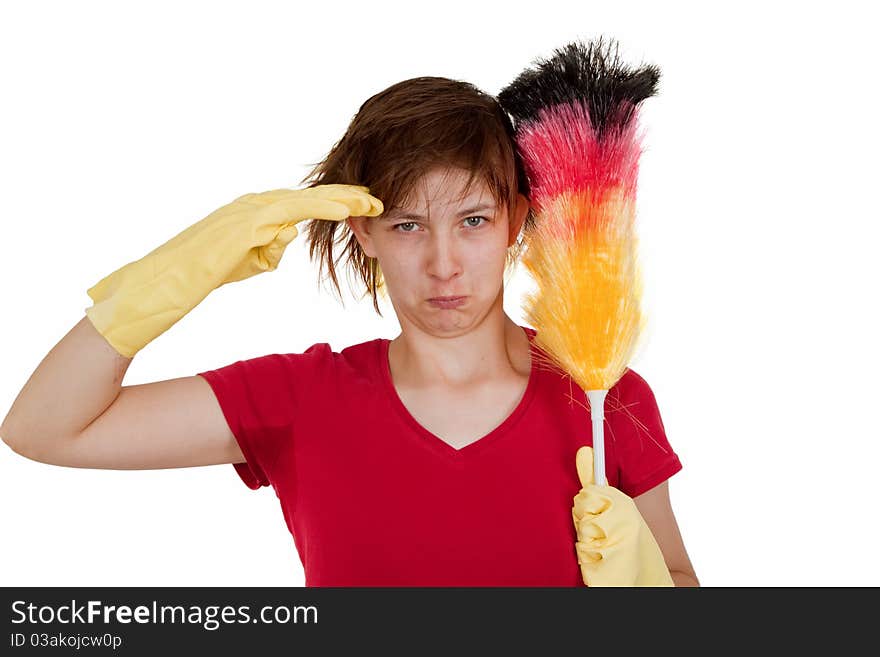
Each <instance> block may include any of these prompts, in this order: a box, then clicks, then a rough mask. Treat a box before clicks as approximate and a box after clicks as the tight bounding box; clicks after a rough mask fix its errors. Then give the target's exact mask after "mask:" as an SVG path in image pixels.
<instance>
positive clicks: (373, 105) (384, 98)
mask: <svg viewBox="0 0 880 657" xmlns="http://www.w3.org/2000/svg"><path fill="white" fill-rule="evenodd" d="M313 166H314V168H313V169H312V170H311V171H310V172H309V174H308V175H307V176H306V177H305V178H303V180H302V181H301V182H302V183H305V182H308V183H309V184H308V186H309V187H313V186H316V185H324V184H332V183H342V184H349V185H365V186H366V187H368V188H369V190H370V194H372V195H373V196H375V197H376V198H378V199H379V200H381V201H382V203H383V205H384V208H385V211H386V212H388V211H389V210H391V209H393V208H397V207H400V206H402V205H405V204H406V203H407V201H408V200H409V196H410V194H411V193H412V191H413V190H414V188H415V186H416V184H417V182H418V180H419V179H420V178H421V177H422V176H423V175H425V174H426V173H427V172H428V171H429V170H430V169H432V168H434V167H436V166H452V167H460V168H462V169H464V170H466V171H468V172H470V173H469V178H468V181H467V184H466V190H470V189H471V186H472V185H473V183H474V182H475V181H477V180H482V181H484V182H485V184H486V185H487V187H488V188H489V189H490V190H491V192H492V196H493V197H494V199H495V202H496V203H497V204H498V205H499V206H504V207H506V208H507V209H508V210H512V209H513V208H515V207H516V198H517V193H522V194H523V195H525V196H526V197H528V196H529V190H528V181H527V179H526V176H525V173H524V169H523V165H522V161H521V160H520V158H519V156H518V154H517V152H516V149H515V145H514V141H513V126H512V125H511V121H510V118H509V117H508V115H507V113H506V112H505V111H504V110H503V109H502V108H501V106H500V105H499V104H498V102H497V101H496V100H495V98H494V97H493V96H491V95H489V94H486V93H484V92H482V91H480V90H479V89H478V88H477V87H475V86H474V85H472V84H470V83H468V82H463V81H460V80H451V79H449V78H443V77H418V78H412V79H409V80H404V81H402V82H398V83H396V84H393V85H392V86H390V87H388V88H387V89H385V90H384V91H380V92H379V93H377V94H375V95H374V96H372V97H370V98H369V99H367V101H366V102H364V103H363V105H361V107H360V109H359V110H358V112H357V114H355V116H354V118H353V119H352V120H351V123H350V124H349V126H348V129H347V130H346V132H345V134H344V135H343V137H342V138H341V139H340V140H339V141H338V142H336V144H335V145H334V146H333V147H332V149H331V150H330V152H329V153H328V154H327V156H326V157H325V158H324V160H323V161H321V162H319V163H317V164H314V165H313ZM466 193H467V191H466ZM533 224H534V216H533V214H532V211H531V209H530V210H529V212H528V214H527V216H526V221H525V224H524V227H523V230H521V231H520V236H519V237H518V238H517V241H516V243H515V244H514V245H513V246H511V247H510V249H508V254H507V264H506V268H508V267H510V266H512V265H513V264H514V263H515V262H516V261H517V259H518V258H519V256H520V253H521V251H522V249H523V243H524V235H525V234H526V232H527V231H528V230H529V229H530V228H531V227H532V225H533ZM306 239H307V240H308V243H309V257H310V258H311V259H314V258H315V256H316V254H317V256H318V257H319V259H320V260H319V270H318V274H319V277H320V276H321V274H322V273H323V270H324V267H326V268H327V271H328V273H329V276H330V278H331V280H332V282H333V285H334V287H335V290H336V292H337V293H338V294H339V295H340V300H341V291H340V288H339V281H338V279H337V276H336V266H337V265H338V264H339V263H340V261H342V260H344V261H345V263H346V264H347V265H349V266H350V268H351V269H352V270H353V271H354V272H355V273H356V274H357V275H358V276H359V277H360V279H361V281H362V282H363V284H364V285H365V286H366V291H365V292H364V294H363V296H366V295H367V294H370V295H371V296H372V298H373V307H374V308H375V310H376V312H377V313H378V314H379V315H380V316H381V315H382V313H381V311H380V310H379V300H378V296H377V293H379V292H381V293H383V294H385V293H386V292H385V290H384V280H383V278H382V272H381V270H380V269H379V263H378V262H377V260H376V258H371V257H368V256H367V255H366V254H365V253H364V252H363V250H362V249H361V247H360V244H359V243H358V241H357V238H356V237H355V234H354V232H352V230H351V229H350V228H349V227H348V224H347V223H345V222H336V221H311V222H309V227H308V235H307V238H306ZM339 244H344V246H343V250H342V253H341V254H339V256H337V257H335V258H334V247H335V246H336V245H339ZM363 296H362V297H361V298H363Z"/></svg>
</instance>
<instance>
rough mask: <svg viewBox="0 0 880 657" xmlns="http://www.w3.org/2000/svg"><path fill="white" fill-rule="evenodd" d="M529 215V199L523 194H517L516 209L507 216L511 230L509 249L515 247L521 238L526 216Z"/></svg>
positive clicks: (508, 240)
mask: <svg viewBox="0 0 880 657" xmlns="http://www.w3.org/2000/svg"><path fill="white" fill-rule="evenodd" d="M528 213H529V199H528V198H526V197H525V196H524V195H523V194H517V195H516V207H514V208H513V211H512V212H510V213H508V215H507V225H508V228H509V233H508V238H507V246H508V247H510V246H513V245H514V244H515V243H516V238H517V237H518V236H519V231H520V230H522V227H523V223H525V220H526V215H527V214H528Z"/></svg>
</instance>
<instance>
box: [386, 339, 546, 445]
mask: <svg viewBox="0 0 880 657" xmlns="http://www.w3.org/2000/svg"><path fill="white" fill-rule="evenodd" d="M520 328H521V329H522V330H523V332H524V333H525V334H526V337H527V338H528V340H529V357H530V366H529V380H528V383H527V384H526V389H525V392H523V395H522V397H521V398H520V400H519V403H517V405H516V408H514V409H513V411H511V413H510V414H509V415H508V416H507V417H506V418H505V419H504V420H503V421H502V422H501V424H499V425H498V426H496V427H495V428H494V429H492V431H490V432H489V433H487V434H486V435H485V436H483V437H482V438H478V439H477V440H475V441H473V442H471V443H469V444H467V445H465V446H464V447H461V448H455V447H453V446H452V445H450V444H449V443H447V442H446V441H445V440H443V439H442V438H440V437H439V436H437V435H436V434H434V433H432V432H431V431H428V430H427V429H426V428H425V427H424V426H422V425H421V424H420V423H419V421H418V420H416V418H415V417H413V415H412V413H410V412H409V409H407V407H406V406H405V405H404V403H403V400H401V398H400V395H398V394H397V389H396V388H395V387H394V380H393V379H392V378H391V363H390V361H389V360H388V350H389V347H390V345H391V340H389V339H387V338H382V339H381V340H380V341H379V348H378V349H377V350H376V351H377V354H378V358H379V370H380V371H381V373H382V385H383V386H384V387H385V390H386V393H387V395H388V398H389V400H390V402H391V405H392V406H393V407H394V409H395V410H396V411H397V413H398V415H400V417H401V419H403V421H404V422H405V423H406V424H407V425H409V426H410V427H411V428H412V429H413V431H414V432H415V434H416V438H417V439H418V442H419V443H420V444H421V445H423V446H424V447H426V448H428V449H430V450H432V451H433V452H435V453H436V454H439V455H440V456H442V457H444V458H447V459H451V460H453V461H457V462H462V461H463V460H465V459H468V458H471V457H473V456H474V455H476V454H479V453H481V452H483V451H484V450H486V449H487V448H488V447H491V446H492V445H494V444H496V443H498V441H499V440H500V439H502V438H503V437H505V436H506V435H508V434H509V433H510V431H511V429H512V428H513V426H514V425H515V424H516V423H517V422H518V421H519V419H520V418H521V417H522V415H523V414H524V413H525V412H526V409H527V408H528V406H529V404H530V403H531V401H532V398H533V397H534V396H535V388H536V387H537V377H538V369H539V368H538V367H537V363H536V360H535V357H534V355H533V354H532V352H533V350H534V349H535V348H536V347H535V345H534V344H533V342H532V339H533V337H534V329H531V332H530V330H529V329H527V328H526V327H524V326H520Z"/></svg>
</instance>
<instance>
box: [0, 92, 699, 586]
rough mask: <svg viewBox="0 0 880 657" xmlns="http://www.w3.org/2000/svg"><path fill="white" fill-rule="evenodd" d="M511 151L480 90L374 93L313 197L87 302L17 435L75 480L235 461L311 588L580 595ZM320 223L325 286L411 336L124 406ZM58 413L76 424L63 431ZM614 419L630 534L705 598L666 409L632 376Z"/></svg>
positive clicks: (152, 257) (566, 469) (137, 270)
mask: <svg viewBox="0 0 880 657" xmlns="http://www.w3.org/2000/svg"><path fill="white" fill-rule="evenodd" d="M511 137H512V128H511V126H510V123H509V121H508V119H507V117H506V115H505V114H504V112H503V111H502V110H501V109H500V108H499V107H498V105H497V103H496V102H495V101H494V99H493V98H492V97H491V96H488V95H485V94H483V93H481V92H480V91H479V90H477V89H476V88H474V87H473V86H472V85H469V84H467V83H463V82H459V81H453V80H447V79H445V78H434V77H426V78H416V79H412V80H407V81H404V82H401V83H398V84H396V85H393V86H392V87H389V88H388V89H386V90H384V91H382V92H381V93H379V94H376V95H375V96H373V97H372V98H370V99H369V100H368V101H367V102H366V103H364V105H363V106H362V107H361V108H360V110H359V112H358V114H357V115H356V116H355V117H354V119H353V120H352V122H351V125H350V126H349V128H348V130H347V132H346V134H345V136H344V137H343V138H342V139H341V140H340V141H339V142H338V143H337V144H336V145H335V146H334V147H333V149H332V150H331V152H330V153H329V154H328V156H327V158H326V159H325V160H324V161H323V162H322V163H320V164H318V165H317V166H316V167H315V169H314V170H313V171H312V172H311V173H310V175H309V176H307V178H306V180H308V179H309V178H311V179H312V180H311V185H310V186H309V187H307V188H306V189H302V190H273V191H270V192H264V193H261V194H246V195H244V196H242V197H239V198H238V199H236V200H235V201H233V202H232V203H230V204H228V205H227V206H224V207H223V208H220V209H218V210H217V211H216V212H214V213H212V214H211V215H209V216H208V217H206V218H205V219H203V220H202V221H200V222H198V223H196V224H194V225H193V226H191V227H190V228H188V229H187V230H186V231H184V232H183V233H181V234H180V235H178V236H176V237H175V238H173V239H172V240H170V241H169V242H167V243H165V244H163V245H162V246H160V247H158V248H157V249H155V250H154V251H152V252H150V253H149V254H147V256H145V257H144V258H142V259H141V260H139V261H135V262H133V263H129V264H128V265H126V266H124V267H122V268H120V269H119V270H117V271H116V272H113V273H112V274H111V275H109V276H107V277H105V278H104V279H102V280H101V281H100V282H99V283H98V284H97V285H95V286H93V287H92V288H90V289H89V291H88V292H89V295H90V296H91V297H92V299H93V300H94V302H95V303H94V305H93V306H92V307H90V308H88V309H87V310H86V315H87V317H85V318H83V319H82V320H81V321H80V322H79V323H78V324H77V325H76V326H74V328H73V329H72V330H71V331H70V332H69V333H68V334H67V335H66V336H65V337H64V338H63V339H62V340H61V341H60V342H59V343H58V345H56V346H55V347H54V348H53V349H52V351H50V352H49V354H48V355H47V356H46V358H45V359H44V360H43V362H42V363H40V365H39V367H38V368H37V370H36V371H35V372H34V373H33V375H32V376H31V378H30V379H29V380H28V382H27V383H26V384H25V386H24V388H23V389H22V391H21V393H20V394H19V396H18V397H17V399H16V400H15V402H14V404H13V406H12V408H11V409H10V411H9V414H8V415H7V417H6V419H5V420H4V423H3V425H2V427H0V435H2V436H3V439H4V441H6V442H7V443H8V444H9V445H10V446H11V447H12V448H13V449H14V450H15V451H17V452H18V453H20V454H22V455H24V456H26V457H28V458H32V459H34V460H38V461H42V462H45V463H53V464H59V465H67V466H74V467H91V468H116V469H145V468H166V467H185V466H196V465H209V464H219V463H232V464H234V467H235V468H236V470H237V471H238V473H239V475H240V476H241V478H242V479H243V481H244V482H245V484H246V485H248V486H249V487H250V488H254V489H256V488H259V487H261V486H266V485H270V484H271V485H272V486H273V488H274V489H275V491H276V493H277V495H278V497H279V501H280V503H281V506H282V510H283V512H284V518H285V521H286V522H287V525H288V528H289V529H290V531H291V533H292V535H293V538H294V541H295V544H296V547H297V550H298V552H299V555H300V558H301V559H302V562H303V566H304V571H305V575H306V585H310V586H354V585H363V586H370V585H378V586H384V585H403V586H407V585H420V586H445V585H456V586H491V585H497V586H507V585H521V586H529V585H535V586H577V585H579V584H582V577H581V572H580V570H579V565H578V556H579V555H576V554H575V548H574V545H575V542H576V540H577V538H578V536H576V534H575V528H574V527H573V526H572V499H573V497H574V496H575V494H577V493H578V489H579V488H580V487H581V485H582V484H583V483H584V482H583V481H580V482H579V481H578V473H577V472H576V470H575V467H574V464H575V453H576V451H577V449H578V447H580V446H582V445H588V444H590V443H591V438H590V436H589V426H590V425H589V422H588V416H587V415H586V414H585V410H584V404H585V402H584V396H583V392H582V391H580V390H574V389H573V388H572V383H571V381H570V379H569V378H568V377H566V376H565V375H564V373H561V372H558V371H554V370H552V369H551V368H547V367H544V366H543V365H542V363H543V362H544V361H543V359H541V358H535V356H536V355H539V354H537V351H536V348H535V347H534V346H533V345H532V339H533V337H534V334H535V333H534V331H533V330H532V329H529V328H527V327H521V326H518V325H517V324H516V323H515V322H513V321H512V320H511V319H510V318H509V317H508V316H507V315H506V314H505V312H504V309H503V303H502V302H503V288H504V285H503V282H504V281H503V279H504V273H505V271H506V266H508V265H511V264H513V263H514V262H515V259H516V256H517V254H518V252H519V250H520V249H521V248H522V246H523V241H522V240H523V239H524V238H523V236H524V234H526V233H527V232H528V229H529V227H530V225H531V224H532V222H533V221H534V219H533V217H532V216H531V215H530V213H529V207H528V188H527V183H526V179H525V176H524V175H523V172H522V168H521V165H520V163H519V161H518V160H517V158H516V154H515V152H514V147H513V142H512V139H511ZM355 184H356V185H355ZM308 219H317V220H316V221H311V222H310V223H309V233H308V236H307V237H308V240H309V245H310V254H311V255H312V256H313V257H314V256H315V255H317V256H318V257H319V258H320V264H321V271H323V268H324V267H326V268H327V270H328V273H329V275H330V277H331V279H332V281H333V283H334V285H335V286H336V290H337V291H338V290H339V285H338V280H337V276H336V266H337V265H338V264H339V262H340V260H341V259H342V258H344V259H345V261H346V263H347V264H350V265H351V266H352V268H353V269H354V271H355V272H357V274H358V275H359V276H360V278H361V280H362V281H363V283H364V285H365V287H366V290H367V292H368V293H369V294H371V295H372V297H373V303H374V307H375V309H376V311H377V312H379V305H378V296H379V295H380V294H387V295H388V298H389V299H390V302H391V304H392V306H393V308H394V310H395V312H396V314H397V317H398V320H399V322H400V326H401V332H400V335H399V336H397V337H396V338H395V339H394V340H391V341H389V340H385V339H375V340H371V341H368V342H363V343H360V344H357V345H353V346H351V347H348V348H347V349H343V350H342V351H341V352H339V353H336V352H333V351H332V350H331V349H330V347H329V345H328V344H326V343H316V344H315V345H313V346H312V347H310V348H309V349H307V350H306V351H305V352H304V353H297V354H271V355H267V356H263V357H260V358H254V359H250V360H245V361H238V362H235V363H232V364H230V365H227V366H225V367H221V368H219V369H215V370H211V371H206V372H201V373H199V374H198V375H196V376H190V377H184V378H179V379H172V380H168V381H159V382H155V383H150V384H144V385H136V386H122V385H121V382H122V378H123V376H124V374H125V372H126V370H127V368H128V366H129V364H130V363H131V359H132V358H133V357H134V355H135V354H136V353H137V352H138V351H139V350H140V349H141V348H143V347H144V346H145V345H146V344H148V343H149V342H150V341H151V340H152V339H155V337H157V336H158V335H160V334H161V333H162V332H164V331H165V330H167V329H168V328H170V326H172V325H173V324H174V323H175V322H176V321H178V320H179V319H180V318H181V317H183V315H185V314H186V313H187V312H188V311H189V310H191V309H192V308H193V307H195V305H197V304H198V303H199V302H200V301H201V300H202V299H203V298H204V297H205V296H206V295H207V294H209V293H210V292H211V291H212V290H213V289H216V288H217V287H219V286H221V285H224V284H226V283H229V282H234V281H238V280H242V279H244V278H247V277H250V276H252V275H254V274H256V273H260V272H263V271H271V270H273V269H275V268H276V267H277V266H278V262H279V261H280V258H281V256H282V254H283V252H284V249H285V247H286V245H287V244H288V243H289V242H290V241H291V240H292V239H294V238H295V237H296V235H297V234H298V229H297V224H298V223H299V222H301V221H304V220H308ZM340 231H341V234H340ZM340 243H343V244H344V252H343V256H342V257H336V256H334V246H335V245H338V244H340ZM70 371H74V372H77V373H78V376H76V377H67V376H61V373H62V372H70ZM575 388H576V387H575ZM47 399H52V400H55V402H56V405H55V407H56V408H59V409H63V410H61V411H59V412H58V413H56V414H53V415H52V416H51V417H46V416H45V414H44V413H42V412H41V409H43V408H45V402H46V400H47ZM608 409H609V410H608V411H607V412H606V419H607V423H608V425H607V426H608V432H607V433H608V434H609V436H610V438H611V441H610V443H609V445H608V454H607V455H606V462H607V470H608V479H609V484H610V485H611V486H615V487H617V488H618V489H620V490H621V491H622V492H623V493H624V494H625V495H628V496H630V497H632V498H634V499H635V507H634V508H637V510H638V513H635V512H633V513H631V514H630V516H629V517H628V519H627V522H630V521H631V522H636V520H635V518H636V517H638V520H641V517H643V518H644V521H645V522H647V525H648V526H649V527H650V530H651V532H652V533H653V535H654V537H655V538H656V541H657V545H658V546H659V549H660V550H661V551H662V559H663V560H665V564H666V566H667V567H668V569H669V571H670V574H671V575H672V579H673V580H674V581H675V583H677V584H679V585H695V584H697V580H696V577H695V575H694V572H693V568H692V567H691V564H690V561H689V559H688V557H687V553H686V551H685V548H684V545H683V542H682V539H681V536H680V533H679V531H678V527H677V524H676V521H675V517H674V514H673V512H672V508H671V505H670V502H669V497H668V489H667V484H666V480H667V479H668V477H669V476H671V475H672V474H674V473H675V472H677V471H678V470H679V469H680V468H681V464H680V462H679V460H678V457H677V456H676V455H675V453H674V452H673V451H672V449H671V447H670V446H669V443H668V441H667V440H666V437H665V434H664V432H663V427H662V422H661V420H660V416H659V412H658V411H657V408H656V403H655V401H654V397H653V395H652V394H651V391H650V388H649V387H648V385H647V383H646V382H645V381H644V380H643V379H641V377H639V376H638V375H637V374H636V373H635V372H633V371H632V370H629V371H627V373H626V374H625V375H624V377H623V378H622V379H621V380H620V382H619V383H618V384H617V385H616V386H615V387H614V388H613V389H612V390H611V391H610V392H609V401H608ZM639 514H640V515H639ZM625 547H626V546H625ZM627 549H630V548H629V547H627ZM634 549H635V548H633V549H631V550H630V552H632V551H633V550H634Z"/></svg>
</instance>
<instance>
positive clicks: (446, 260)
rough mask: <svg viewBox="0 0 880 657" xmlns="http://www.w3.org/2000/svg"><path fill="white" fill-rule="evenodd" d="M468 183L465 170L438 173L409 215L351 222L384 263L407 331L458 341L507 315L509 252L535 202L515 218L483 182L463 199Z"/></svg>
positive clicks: (418, 192)
mask: <svg viewBox="0 0 880 657" xmlns="http://www.w3.org/2000/svg"><path fill="white" fill-rule="evenodd" d="M466 181H467V172H465V171H463V170H462V169H458V168H438V169H434V170H431V171H430V172H429V173H427V174H426V175H425V176H424V177H423V178H422V180H421V182H420V184H419V185H417V186H416V188H415V189H414V191H413V194H412V197H413V198H412V200H410V201H409V202H408V203H407V204H406V205H405V206H404V207H399V208H391V209H389V210H388V211H387V212H385V213H384V214H382V215H380V216H379V217H376V218H370V217H357V218H355V217H353V218H351V219H349V225H351V227H352V230H354V231H355V234H356V235H357V238H358V241H359V242H360V245H361V248H363V250H364V252H365V253H366V254H367V255H368V256H370V257H373V258H377V259H378V261H379V266H380V267H381V269H382V274H383V276H384V279H385V284H386V286H387V290H388V296H389V297H390V299H391V303H392V305H393V306H394V310H395V312H396V313H397V317H398V320H399V321H400V324H401V328H403V329H406V328H407V326H414V327H416V328H418V329H420V330H421V331H423V332H425V333H428V334H430V335H435V336H443V337H455V336H458V335H462V334H464V333H467V332H468V331H469V330H470V329H471V328H472V327H474V326H476V325H478V324H479V323H480V322H482V321H483V319H484V318H485V317H486V316H487V315H488V314H489V313H490V312H493V311H497V312H503V308H502V288H503V277H504V266H505V262H506V256H507V249H508V247H509V246H510V245H512V244H513V243H514V241H515V240H516V237H517V235H518V234H519V230H520V227H521V226H522V222H523V219H524V218H525V214H526V212H527V210H528V201H527V199H526V198H525V197H524V196H522V195H520V196H519V201H520V202H519V204H518V206H517V208H516V209H515V210H514V212H513V213H510V214H512V216H509V213H508V212H507V211H506V209H504V208H502V207H498V206H497V204H496V203H495V200H494V199H493V198H492V194H491V192H490V190H489V188H488V187H486V185H485V183H483V182H482V181H478V182H475V183H474V184H473V185H472V187H471V191H470V192H469V193H468V194H464V185H465V183H466ZM443 297H455V299H453V300H444V299H443Z"/></svg>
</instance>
